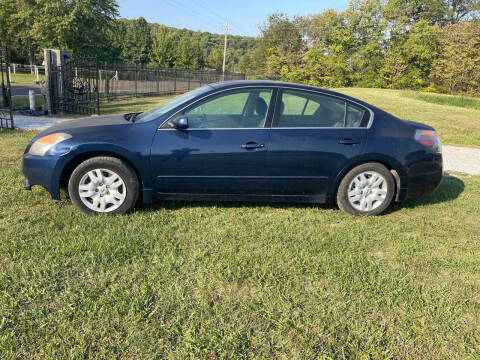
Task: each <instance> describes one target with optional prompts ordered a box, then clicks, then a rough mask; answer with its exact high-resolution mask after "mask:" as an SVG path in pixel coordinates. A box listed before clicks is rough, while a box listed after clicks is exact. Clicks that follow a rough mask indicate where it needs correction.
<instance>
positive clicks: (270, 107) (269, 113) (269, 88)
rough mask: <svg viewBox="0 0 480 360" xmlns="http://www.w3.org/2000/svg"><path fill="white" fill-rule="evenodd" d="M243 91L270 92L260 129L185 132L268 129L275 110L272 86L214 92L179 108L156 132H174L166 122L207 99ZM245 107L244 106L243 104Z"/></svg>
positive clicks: (275, 95) (275, 92) (246, 87)
mask: <svg viewBox="0 0 480 360" xmlns="http://www.w3.org/2000/svg"><path fill="white" fill-rule="evenodd" d="M244 90H259V91H262V90H267V91H270V92H271V95H270V103H269V104H268V110H267V114H266V115H265V122H264V124H263V126H262V127H253V128H246V127H244V128H240V127H236V128H187V129H186V130H188V131H194V130H197V131H198V130H259V129H260V130H263V129H270V128H271V125H272V121H271V120H272V115H273V112H274V108H275V103H276V98H277V92H278V87H274V86H242V87H235V88H229V89H222V90H220V91H216V92H213V93H210V94H207V95H205V96H203V97H201V98H199V99H197V100H196V101H194V102H192V103H191V104H188V105H187V106H185V107H183V108H181V109H180V110H179V111H177V112H176V113H175V114H173V115H171V116H169V117H168V118H167V119H166V120H165V121H164V122H163V123H162V124H161V125H160V126H159V127H158V128H157V130H175V129H172V128H170V127H169V126H168V122H169V121H170V120H171V119H173V118H175V117H177V116H179V115H183V114H184V113H185V112H186V111H188V110H190V109H191V108H193V107H195V106H197V105H198V104H199V103H202V102H204V101H208V99H210V98H213V97H216V96H218V95H221V94H222V93H226V94H225V95H228V93H235V92H242V91H244ZM245 106H246V104H245Z"/></svg>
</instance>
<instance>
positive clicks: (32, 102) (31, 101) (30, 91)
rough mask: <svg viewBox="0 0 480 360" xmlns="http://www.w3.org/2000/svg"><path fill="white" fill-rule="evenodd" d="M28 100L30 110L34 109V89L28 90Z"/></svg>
mask: <svg viewBox="0 0 480 360" xmlns="http://www.w3.org/2000/svg"><path fill="white" fill-rule="evenodd" d="M28 100H29V101H30V110H32V111H33V110H35V90H28Z"/></svg>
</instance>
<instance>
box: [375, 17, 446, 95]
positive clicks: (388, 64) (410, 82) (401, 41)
mask: <svg viewBox="0 0 480 360" xmlns="http://www.w3.org/2000/svg"><path fill="white" fill-rule="evenodd" d="M438 47H439V42H438V27H437V26H436V25H429V24H428V23H427V22H426V21H425V20H422V21H419V22H418V23H416V24H415V25H414V26H413V29H412V31H411V33H409V34H405V35H398V36H397V37H396V38H393V42H392V46H391V47H390V49H389V50H388V52H387V56H386V59H385V63H384V66H383V67H382V69H381V70H380V74H381V75H382V77H383V78H384V80H385V81H386V85H387V86H388V87H394V88H420V87H421V86H424V85H425V84H427V83H428V81H429V79H430V71H431V68H432V64H433V62H434V61H435V59H436V57H437V56H438Z"/></svg>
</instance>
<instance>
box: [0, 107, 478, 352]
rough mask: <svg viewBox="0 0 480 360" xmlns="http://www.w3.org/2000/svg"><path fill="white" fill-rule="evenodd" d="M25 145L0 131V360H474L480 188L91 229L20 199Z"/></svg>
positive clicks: (65, 207)
mask: <svg viewBox="0 0 480 360" xmlns="http://www.w3.org/2000/svg"><path fill="white" fill-rule="evenodd" d="M435 106H437V105H435ZM34 134H35V133H33V132H21V131H5V130H3V131H1V130H0V178H1V179H2V180H1V185H0V354H1V357H2V358H7V359H8V358H12V359H13V358H51V359H57V358H69V359H70V358H72V359H75V358H78V359H84V358H93V359H95V358H98V359H99V358H125V359H134V358H135V359H144V358H149V359H153V358H158V359H161V358H170V359H178V358H180V359H181V358H189V359H194V358H195V359H197V358H198V359H216V358H232V359H238V358H272V359H327V358H332V359H342V358H361V359H373V358H374V359H379V358H381V359H403V358H410V359H467V358H471V359H475V358H478V357H479V354H480V335H479V334H480V277H479V275H478V274H479V272H480V241H479V240H480V225H479V222H478V216H479V214H480V177H466V176H462V175H455V176H447V177H446V178H445V180H444V181H443V183H442V184H441V186H440V188H439V189H438V191H437V192H436V193H435V194H434V195H432V196H429V197H426V198H424V199H418V200H409V201H406V202H404V203H402V204H396V205H394V206H393V207H392V208H391V210H390V211H389V212H388V213H387V214H386V215H385V216H380V217H375V218H353V217H350V216H349V215H347V214H345V213H343V212H341V211H339V210H337V209H335V208H334V207H332V206H312V205H298V204H288V205H287V204H245V203H242V204H241V203H225V204H220V203H193V202H180V203H159V204H156V205H154V206H146V207H140V208H138V209H137V211H136V212H134V213H132V214H129V215H126V216H119V217H107V216H97V217H87V216H84V215H82V214H80V213H79V212H78V211H76V210H75V209H74V208H73V206H72V205H71V204H70V202H69V201H68V200H62V201H60V202H54V201H52V200H51V199H50V198H49V196H48V194H47V193H46V192H45V191H44V190H42V189H40V188H34V191H33V192H26V191H24V190H23V189H22V180H23V179H22V175H21V172H20V162H21V154H22V152H23V149H24V147H25V146H26V144H27V143H28V141H29V140H30V139H31V138H32V137H33V136H34Z"/></svg>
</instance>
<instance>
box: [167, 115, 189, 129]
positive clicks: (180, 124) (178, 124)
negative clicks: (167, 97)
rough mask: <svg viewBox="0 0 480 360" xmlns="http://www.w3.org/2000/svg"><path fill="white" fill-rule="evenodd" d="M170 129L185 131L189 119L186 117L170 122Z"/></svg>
mask: <svg viewBox="0 0 480 360" xmlns="http://www.w3.org/2000/svg"><path fill="white" fill-rule="evenodd" d="M170 127H172V128H174V129H179V130H185V129H187V128H188V118H187V117H186V116H179V117H176V118H174V119H172V120H170Z"/></svg>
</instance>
